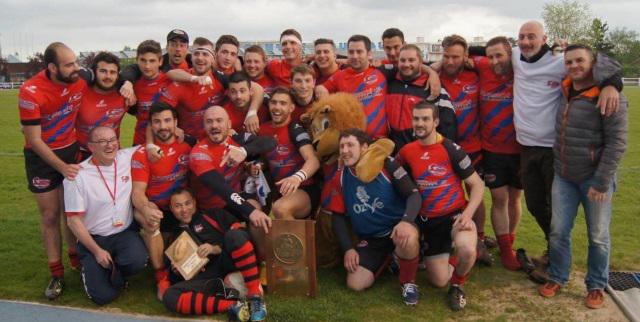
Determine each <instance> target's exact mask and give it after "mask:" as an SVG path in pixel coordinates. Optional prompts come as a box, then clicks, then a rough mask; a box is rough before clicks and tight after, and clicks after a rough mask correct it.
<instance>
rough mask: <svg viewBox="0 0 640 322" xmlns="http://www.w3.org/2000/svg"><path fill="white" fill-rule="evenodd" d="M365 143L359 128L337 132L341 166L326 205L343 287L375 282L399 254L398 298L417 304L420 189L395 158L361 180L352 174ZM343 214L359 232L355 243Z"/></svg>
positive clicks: (351, 287)
mask: <svg viewBox="0 0 640 322" xmlns="http://www.w3.org/2000/svg"><path fill="white" fill-rule="evenodd" d="M368 146H369V137H368V135H367V134H366V133H364V132H363V131H361V130H358V129H350V130H346V131H344V132H342V133H341V134H340V159H341V162H342V163H343V165H344V168H343V169H340V170H339V173H338V175H337V176H336V178H339V179H338V180H340V182H339V184H337V185H336V186H337V187H338V189H340V190H341V191H339V193H338V195H337V198H335V199H334V203H332V205H330V206H329V207H328V209H329V210H331V211H333V212H334V214H335V215H334V216H332V219H333V229H334V232H335V234H336V236H337V238H338V240H339V242H340V246H341V247H342V250H343V251H344V267H345V268H346V269H347V272H348V273H347V287H349V288H350V289H352V290H355V291H362V290H364V289H367V288H369V287H370V286H371V285H373V282H374V281H375V279H376V276H377V275H378V274H379V273H380V272H381V271H382V269H383V268H384V267H385V266H386V264H388V263H389V261H390V259H391V255H392V254H393V253H395V255H396V256H397V257H398V264H399V268H400V284H402V300H403V301H404V303H405V304H407V305H412V306H413V305H416V304H418V297H419V293H418V287H417V286H416V284H415V278H416V272H417V270H418V250H419V244H418V229H417V228H416V226H415V224H414V221H415V218H416V216H417V215H418V211H420V204H421V198H420V193H419V192H418V187H417V186H416V184H415V183H414V182H413V180H411V178H410V177H409V175H408V173H407V171H405V170H404V169H403V168H402V167H401V166H399V165H398V164H397V163H396V162H395V161H394V160H393V159H391V158H387V159H385V160H384V167H383V169H382V171H381V172H380V173H379V174H378V176H376V177H375V178H374V179H373V181H371V182H368V183H365V182H362V181H361V180H360V179H359V178H358V177H357V176H356V173H355V172H356V170H355V166H356V165H357V164H358V161H360V158H361V157H362V155H363V153H364V152H365V151H366V150H367V148H368ZM347 218H349V219H350V220H351V226H352V227H353V231H354V232H355V234H356V235H357V236H358V241H359V242H358V244H357V246H355V247H353V245H352V243H351V238H350V233H349V229H348V228H347Z"/></svg>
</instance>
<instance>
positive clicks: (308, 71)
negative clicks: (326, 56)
mask: <svg viewBox="0 0 640 322" xmlns="http://www.w3.org/2000/svg"><path fill="white" fill-rule="evenodd" d="M296 74H302V75H311V76H313V79H316V78H317V76H316V71H315V70H314V69H313V68H312V67H311V66H309V65H307V64H300V65H298V66H296V67H293V69H292V70H291V79H293V76H295V75H296Z"/></svg>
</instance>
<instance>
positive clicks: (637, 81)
mask: <svg viewBox="0 0 640 322" xmlns="http://www.w3.org/2000/svg"><path fill="white" fill-rule="evenodd" d="M622 83H623V84H624V86H640V78H624V77H623V78H622Z"/></svg>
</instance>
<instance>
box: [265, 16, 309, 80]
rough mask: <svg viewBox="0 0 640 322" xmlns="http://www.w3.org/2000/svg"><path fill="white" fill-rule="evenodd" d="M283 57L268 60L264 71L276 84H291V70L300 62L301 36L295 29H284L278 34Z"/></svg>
mask: <svg viewBox="0 0 640 322" xmlns="http://www.w3.org/2000/svg"><path fill="white" fill-rule="evenodd" d="M280 46H281V47H282V55H283V56H284V58H283V59H274V60H270V61H269V63H267V68H266V72H267V74H268V75H269V76H271V78H273V80H274V81H275V82H276V85H277V86H284V87H287V88H289V87H290V86H291V70H292V69H293V68H294V67H296V66H298V65H300V64H302V36H300V33H299V32H298V31H296V30H295V29H286V30H285V31H283V32H282V33H281V34H280Z"/></svg>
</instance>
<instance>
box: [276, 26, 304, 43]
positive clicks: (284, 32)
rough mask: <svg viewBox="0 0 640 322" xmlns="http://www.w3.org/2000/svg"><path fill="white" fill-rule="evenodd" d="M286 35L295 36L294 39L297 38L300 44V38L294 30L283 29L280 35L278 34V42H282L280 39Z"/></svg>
mask: <svg viewBox="0 0 640 322" xmlns="http://www.w3.org/2000/svg"><path fill="white" fill-rule="evenodd" d="M286 35H292V36H295V37H296V38H298V40H300V42H302V36H301V35H300V33H299V32H298V31H297V30H295V29H285V30H284V31H282V33H280V40H282V37H284V36H286Z"/></svg>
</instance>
